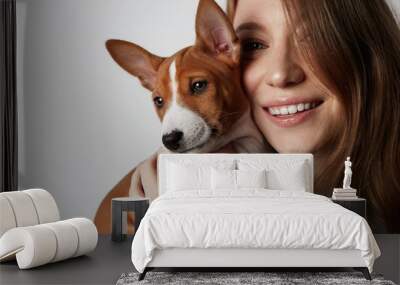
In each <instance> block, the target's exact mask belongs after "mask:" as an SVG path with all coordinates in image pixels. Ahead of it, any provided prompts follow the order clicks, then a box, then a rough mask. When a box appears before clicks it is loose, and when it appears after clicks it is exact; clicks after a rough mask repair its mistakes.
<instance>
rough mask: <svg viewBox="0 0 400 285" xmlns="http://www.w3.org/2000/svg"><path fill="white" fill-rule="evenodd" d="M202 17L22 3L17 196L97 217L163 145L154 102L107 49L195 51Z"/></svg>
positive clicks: (126, 0)
mask: <svg viewBox="0 0 400 285" xmlns="http://www.w3.org/2000/svg"><path fill="white" fill-rule="evenodd" d="M219 3H220V4H221V5H222V6H223V7H225V4H224V1H219ZM196 7H197V1H188V0H174V1H171V0H169V1H165V0H157V1H155V0H152V1H148V0H134V1H131V0H112V1H111V0H30V1H29V0H17V17H18V32H19V34H18V80H19V82H18V105H19V127H20V128H19V139H20V144H19V150H20V152H19V154H20V159H19V169H20V173H19V178H20V188H31V187H42V188H45V189H47V190H49V191H50V192H51V193H52V194H53V195H54V196H55V199H56V201H57V203H58V205H59V207H60V211H61V215H62V217H64V218H70V217H74V216H86V217H90V218H93V217H94V214H95V211H96V209H97V207H98V205H99V204H100V202H101V199H102V198H103V197H104V196H105V194H106V193H107V192H108V191H109V190H111V189H112V187H113V186H114V185H115V184H116V183H117V182H118V181H119V180H120V179H121V178H122V177H123V176H124V175H125V174H126V173H128V171H130V170H131V169H132V168H133V167H134V166H135V165H136V164H137V163H138V162H140V161H141V160H143V159H145V158H146V157H148V156H149V155H150V154H152V153H153V152H154V151H155V150H156V149H157V146H158V145H159V143H160V142H161V137H160V123H159V120H158V117H157V116H156V114H155V111H154V109H153V105H152V102H151V99H150V93H149V92H147V90H145V89H143V88H142V87H141V85H140V84H139V82H138V81H137V80H136V79H135V78H133V77H131V76H130V75H129V74H127V73H126V72H125V71H123V70H122V69H121V68H120V67H119V66H117V64H116V63H115V62H114V61H113V60H112V59H111V57H110V56H109V55H108V53H107V52H106V49H105V47H104V43H105V41H106V40H107V39H110V38H120V39H125V40H130V41H133V42H136V43H138V44H140V45H142V46H143V47H145V48H148V49H149V50H151V51H152V52H154V53H156V54H159V55H164V56H167V55H171V54H172V53H174V52H176V51H177V50H179V49H181V48H183V47H185V46H187V45H190V44H191V43H192V42H193V41H194V37H195V34H194V16H195V12H196Z"/></svg>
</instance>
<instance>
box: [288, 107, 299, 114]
mask: <svg viewBox="0 0 400 285" xmlns="http://www.w3.org/2000/svg"><path fill="white" fill-rule="evenodd" d="M288 111H289V114H294V113H297V106H296V105H290V106H289V107H288Z"/></svg>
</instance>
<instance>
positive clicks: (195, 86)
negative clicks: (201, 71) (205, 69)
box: [190, 80, 208, 94]
mask: <svg viewBox="0 0 400 285" xmlns="http://www.w3.org/2000/svg"><path fill="white" fill-rule="evenodd" d="M207 84H208V82H207V81H206V80H199V81H195V82H193V83H192V85H191V86H190V90H191V91H192V94H198V93H200V92H203V91H204V90H205V89H206V88H207Z"/></svg>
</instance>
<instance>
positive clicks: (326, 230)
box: [132, 189, 380, 272]
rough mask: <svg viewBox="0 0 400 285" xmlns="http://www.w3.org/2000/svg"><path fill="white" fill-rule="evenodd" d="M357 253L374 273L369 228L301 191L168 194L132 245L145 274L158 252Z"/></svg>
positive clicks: (158, 202)
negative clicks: (278, 250)
mask: <svg viewBox="0 0 400 285" xmlns="http://www.w3.org/2000/svg"><path fill="white" fill-rule="evenodd" d="M175 247H178V248H189V247H190V248H275V249H276V248H303V249H304V248H310V249H311V248H314V249H358V250H360V251H361V256H362V258H363V259H364V260H365V264H366V266H367V267H368V269H369V271H370V272H372V267H373V263H374V260H375V259H376V258H377V257H379V255H380V251H379V248H378V246H377V244H376V241H375V239H374V237H373V235H372V232H371V229H370V227H369V225H368V223H367V222H366V221H365V219H363V218H362V217H360V216H359V215H357V214H355V213H353V212H351V211H349V210H347V209H344V208H343V207H341V206H339V205H337V204H335V203H333V202H332V201H330V200H329V199H328V198H326V197H324V196H320V195H316V194H311V193H307V192H300V191H278V190H265V189H246V190H243V189H241V190H240V191H233V192H230V191H226V192H224V191H222V192H218V193H217V196H216V193H213V194H212V193H207V192H200V194H199V192H198V191H196V190H194V191H179V192H170V193H166V194H164V195H161V196H160V197H158V198H157V199H156V200H154V201H153V202H152V204H151V206H150V208H149V210H148V211H147V213H146V215H145V217H144V218H143V220H142V221H141V223H140V226H139V228H138V230H137V233H136V235H135V237H134V239H133V243H132V262H133V264H134V266H135V268H136V269H137V270H138V271H139V272H143V270H144V268H145V267H146V265H147V264H148V263H149V262H150V261H151V260H152V256H153V252H154V249H164V248H175Z"/></svg>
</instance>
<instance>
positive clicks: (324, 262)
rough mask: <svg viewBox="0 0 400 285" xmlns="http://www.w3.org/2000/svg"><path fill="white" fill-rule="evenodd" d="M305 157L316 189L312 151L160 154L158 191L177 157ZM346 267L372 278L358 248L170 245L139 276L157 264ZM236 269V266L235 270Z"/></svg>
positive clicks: (171, 266) (143, 275)
mask: <svg viewBox="0 0 400 285" xmlns="http://www.w3.org/2000/svg"><path fill="white" fill-rule="evenodd" d="M278 157H279V160H291V161H293V160H304V161H306V163H307V164H308V166H309V167H308V169H309V173H308V174H307V175H308V179H309V181H310V182H311V183H309V188H308V189H306V191H307V192H313V156H312V154H161V155H159V157H158V185H159V186H158V187H159V193H160V194H162V193H164V192H165V189H164V188H163V185H165V181H166V167H167V163H168V160H175V159H179V160H181V159H185V158H187V159H191V160H192V159H199V160H207V161H212V160H219V159H221V158H222V159H232V160H234V159H238V158H246V159H259V158H261V159H267V160H269V159H271V160H273V159H278ZM282 267H283V268H338V267H339V268H343V267H351V268H353V269H355V270H358V271H361V272H362V273H363V275H364V277H365V278H366V279H367V280H371V276H370V274H369V271H368V268H367V267H366V264H365V262H364V260H363V259H362V257H361V252H360V251H359V250H349V249H346V250H330V249H268V248H266V249H254V248H208V249H200V248H169V249H162V250H160V249H157V250H156V251H155V252H154V256H153V259H152V260H151V262H149V264H148V265H147V267H146V268H145V270H144V271H143V273H141V274H140V275H139V280H143V279H144V277H145V275H146V273H147V272H148V271H150V270H153V269H155V268H207V269H208V268H211V269H212V268H215V269H216V268H231V269H234V270H235V271H246V269H250V268H251V269H254V268H259V269H262V268H282ZM236 269H237V270H236Z"/></svg>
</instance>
